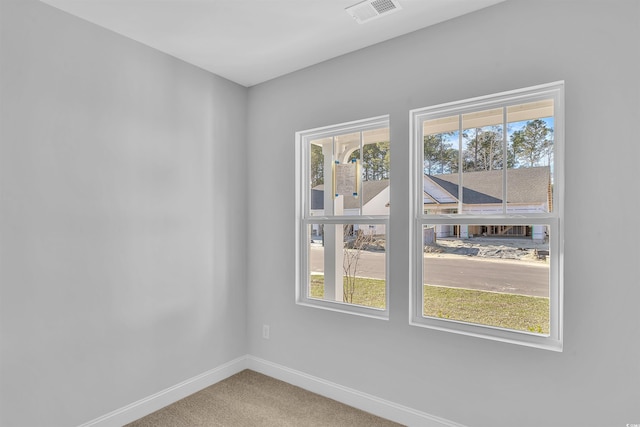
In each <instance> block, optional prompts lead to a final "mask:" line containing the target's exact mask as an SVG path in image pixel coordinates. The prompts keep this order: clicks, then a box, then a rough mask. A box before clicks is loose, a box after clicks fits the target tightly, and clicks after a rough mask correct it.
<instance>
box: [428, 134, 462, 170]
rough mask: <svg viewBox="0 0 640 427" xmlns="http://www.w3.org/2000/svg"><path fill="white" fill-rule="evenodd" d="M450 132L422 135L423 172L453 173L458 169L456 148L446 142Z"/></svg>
mask: <svg viewBox="0 0 640 427" xmlns="http://www.w3.org/2000/svg"><path fill="white" fill-rule="evenodd" d="M451 135H453V133H452V132H446V133H439V134H435V135H427V136H425V137H424V172H425V173H426V174H427V175H432V174H435V173H441V174H443V173H453V172H456V171H457V170H458V150H456V149H455V148H452V147H451V146H449V144H448V143H447V139H448V138H449V137H450V136H451Z"/></svg>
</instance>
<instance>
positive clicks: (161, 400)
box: [79, 355, 248, 427]
mask: <svg viewBox="0 0 640 427" xmlns="http://www.w3.org/2000/svg"><path fill="white" fill-rule="evenodd" d="M247 359H248V356H247V355H244V356H241V357H238V358H237V359H234V360H232V361H230V362H227V363H225V364H222V365H220V366H218V367H217V368H213V369H211V370H209V371H207V372H204V373H202V374H200V375H197V376H195V377H193V378H190V379H188V380H185V381H182V382H181V383H178V384H176V385H174V386H171V387H169V388H167V389H164V390H162V391H159V392H158V393H155V394H152V395H151V396H149V397H145V398H144V399H140V400H138V401H137V402H133V403H131V404H129V405H127V406H123V407H122V408H120V409H116V410H115V411H112V412H109V413H108V414H106V415H103V416H101V417H98V418H96V419H93V420H91V421H88V422H86V423H84V424H81V425H80V426H79V427H121V426H123V425H125V424H128V423H130V422H133V421H135V420H137V419H140V418H142V417H144V416H146V415H149V414H151V413H153V412H155V411H157V410H159V409H162V408H164V407H165V406H167V405H170V404H172V403H174V402H177V401H178V400H180V399H183V398H185V397H187V396H189V395H191V394H193V393H196V392H198V391H200V390H202V389H205V388H207V387H209V386H211V385H213V384H216V383H218V382H220V381H222V380H224V379H226V378H228V377H230V376H232V375H235V374H237V373H238V372H240V371H243V370H245V369H247Z"/></svg>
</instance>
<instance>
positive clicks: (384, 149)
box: [349, 142, 391, 181]
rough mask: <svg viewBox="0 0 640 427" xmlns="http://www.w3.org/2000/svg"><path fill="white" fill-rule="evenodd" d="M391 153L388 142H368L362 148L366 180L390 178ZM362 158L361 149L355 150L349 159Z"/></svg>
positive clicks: (363, 170) (363, 169)
mask: <svg viewBox="0 0 640 427" xmlns="http://www.w3.org/2000/svg"><path fill="white" fill-rule="evenodd" d="M390 153H391V151H390V150H389V143H388V142H377V143H375V144H366V145H364V147H363V148H362V172H363V179H364V180H365V181H380V180H382V179H388V178H389V165H390ZM352 159H360V150H359V149H358V150H355V151H354V152H353V153H351V156H349V160H352Z"/></svg>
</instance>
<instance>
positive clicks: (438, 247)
mask: <svg viewBox="0 0 640 427" xmlns="http://www.w3.org/2000/svg"><path fill="white" fill-rule="evenodd" d="M548 229H549V227H547V226H546V225H524V224H523V225H495V224H493V225H472V224H458V225H443V224H438V225H425V226H423V229H422V232H423V242H424V253H423V313H422V314H423V316H425V317H434V318H439V319H448V320H456V321H461V322H467V323H474V324H481V325H486V326H495V327H500V328H505V329H513V330H518V331H525V332H532V333H538V334H548V333H549V261H548V257H549V236H548V231H547V230H548Z"/></svg>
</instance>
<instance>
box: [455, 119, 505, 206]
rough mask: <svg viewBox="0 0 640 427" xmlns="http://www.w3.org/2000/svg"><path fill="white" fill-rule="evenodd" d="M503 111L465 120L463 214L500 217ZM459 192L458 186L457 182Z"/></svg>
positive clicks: (502, 166)
mask: <svg viewBox="0 0 640 427" xmlns="http://www.w3.org/2000/svg"><path fill="white" fill-rule="evenodd" d="M503 120H504V118H503V114H502V108H496V109H491V110H484V111H478V112H474V113H469V114H464V115H463V116H462V127H463V131H462V145H463V152H462V156H463V158H462V169H463V176H462V185H463V191H462V212H461V213H464V214H500V213H502V212H503V207H502V199H503V195H502V188H503V176H502V169H503V168H504V149H503V144H504V143H503ZM455 184H456V189H457V185H458V182H457V181H456V182H455Z"/></svg>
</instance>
